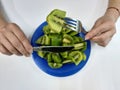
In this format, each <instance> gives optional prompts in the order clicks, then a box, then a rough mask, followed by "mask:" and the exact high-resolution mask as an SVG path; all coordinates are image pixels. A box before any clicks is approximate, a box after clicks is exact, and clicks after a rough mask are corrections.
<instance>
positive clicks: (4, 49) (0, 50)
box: [0, 44, 12, 55]
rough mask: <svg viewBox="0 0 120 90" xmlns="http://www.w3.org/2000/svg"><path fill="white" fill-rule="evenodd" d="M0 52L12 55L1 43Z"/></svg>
mask: <svg viewBox="0 0 120 90" xmlns="http://www.w3.org/2000/svg"><path fill="white" fill-rule="evenodd" d="M0 52H1V53H2V54H5V55H12V53H11V52H9V51H8V50H7V49H6V48H5V47H4V46H3V45H2V44H0Z"/></svg>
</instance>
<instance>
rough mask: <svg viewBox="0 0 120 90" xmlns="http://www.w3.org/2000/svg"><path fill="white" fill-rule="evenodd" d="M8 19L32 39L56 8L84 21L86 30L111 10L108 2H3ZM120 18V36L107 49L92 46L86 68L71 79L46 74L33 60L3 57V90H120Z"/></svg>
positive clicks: (0, 69)
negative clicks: (108, 9)
mask: <svg viewBox="0 0 120 90" xmlns="http://www.w3.org/2000/svg"><path fill="white" fill-rule="evenodd" d="M1 2H2V5H3V7H4V11H5V13H6V15H7V18H9V19H10V21H12V22H15V23H17V24H18V25H19V26H20V27H21V28H22V29H23V31H24V33H25V34H26V36H28V38H30V37H31V36H32V34H33V32H34V31H35V29H36V28H37V27H38V26H39V25H40V24H41V23H42V22H43V21H45V18H46V16H47V15H48V13H49V12H50V11H51V10H53V9H55V8H58V9H62V10H65V11H67V16H70V17H73V18H77V19H80V20H81V21H82V23H83V26H84V27H85V28H86V30H90V28H91V27H92V26H93V24H94V22H95V20H96V19H97V18H98V17H100V16H101V15H102V14H103V13H104V12H105V9H106V7H107V0H79V1H78V0H59V1H58V0H51V1H49V0H44V1H42V0H1ZM119 25H120V19H118V21H117V23H116V28H117V33H116V34H115V36H114V37H113V39H112V41H111V42H110V43H109V45H108V46H107V47H105V48H104V47H100V46H98V45H96V44H95V43H92V51H91V55H90V58H89V60H88V62H87V64H86V65H85V67H84V68H83V69H82V70H80V71H79V72H78V73H76V74H74V75H72V76H68V77H62V78H59V77H54V76H51V75H48V74H46V73H44V72H43V71H42V70H41V69H39V68H38V67H37V66H36V64H35V63H34V61H33V59H32V56H31V57H28V58H26V57H24V56H23V57H18V56H14V55H13V56H6V55H2V54H0V90H120V85H119V83H120V56H119V55H120V41H119V38H120V27H119Z"/></svg>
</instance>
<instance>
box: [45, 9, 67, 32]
mask: <svg viewBox="0 0 120 90" xmlns="http://www.w3.org/2000/svg"><path fill="white" fill-rule="evenodd" d="M65 15H66V12H65V11H62V10H58V9H55V10H53V11H52V12H51V13H50V14H49V15H48V16H47V22H48V24H49V26H50V27H51V29H52V30H54V31H55V32H56V33H60V32H61V30H62V28H63V26H64V24H65V21H64V18H65Z"/></svg>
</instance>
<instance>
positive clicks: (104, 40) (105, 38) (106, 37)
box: [91, 30, 115, 46]
mask: <svg viewBox="0 0 120 90" xmlns="http://www.w3.org/2000/svg"><path fill="white" fill-rule="evenodd" d="M114 34H115V30H110V31H108V32H105V33H102V34H101V35H99V36H96V37H94V38H92V39H91V40H92V41H94V42H96V43H98V44H99V45H102V46H106V45H107V44H108V43H109V41H110V40H111V38H112V37H113V35H114Z"/></svg>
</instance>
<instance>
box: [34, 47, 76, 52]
mask: <svg viewBox="0 0 120 90" xmlns="http://www.w3.org/2000/svg"><path fill="white" fill-rule="evenodd" d="M73 48H74V46H38V47H33V51H45V52H65V51H69V50H72V49H73Z"/></svg>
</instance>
